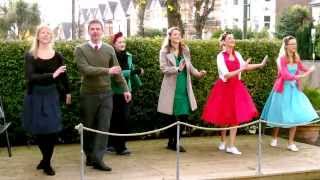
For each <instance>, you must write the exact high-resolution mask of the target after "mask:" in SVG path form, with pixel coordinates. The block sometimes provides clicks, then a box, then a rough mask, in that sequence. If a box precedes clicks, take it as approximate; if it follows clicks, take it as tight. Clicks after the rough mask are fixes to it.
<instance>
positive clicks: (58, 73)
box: [52, 66, 67, 79]
mask: <svg viewBox="0 0 320 180" xmlns="http://www.w3.org/2000/svg"><path fill="white" fill-rule="evenodd" d="M66 70H67V66H60V67H58V69H57V70H56V71H54V73H53V74H52V77H53V79H55V78H57V77H58V76H59V75H60V74H62V73H64V72H65V71H66Z"/></svg>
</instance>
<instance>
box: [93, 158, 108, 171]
mask: <svg viewBox="0 0 320 180" xmlns="http://www.w3.org/2000/svg"><path fill="white" fill-rule="evenodd" d="M93 168H94V169H98V170H101V171H111V170H112V169H111V167H109V166H107V165H106V164H105V163H104V162H103V161H102V160H101V161H98V162H94V163H93Z"/></svg>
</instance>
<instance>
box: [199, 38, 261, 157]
mask: <svg viewBox="0 0 320 180" xmlns="http://www.w3.org/2000/svg"><path fill="white" fill-rule="evenodd" d="M220 41H221V45H222V49H223V50H222V51H221V52H220V53H219V54H218V56H217V66H218V73H219V79H218V80H217V81H216V83H215V85H214V87H213V88H212V90H211V92H210V94H209V96H208V99H207V102H206V104H205V106H204V109H203V113H202V119H203V120H204V121H205V122H207V123H209V124H214V125H216V126H220V127H228V126H236V125H239V124H242V123H246V122H249V121H251V120H252V119H253V118H255V117H257V116H258V114H259V113H258V111H257V109H256V107H255V104H254V102H253V100H252V98H251V96H250V94H249V92H248V89H247V88H246V86H245V85H244V83H243V82H242V81H241V72H243V71H247V70H254V69H256V68H261V67H263V66H264V65H265V63H266V60H267V58H265V59H264V60H263V61H262V63H260V64H249V63H250V60H251V59H250V58H249V59H248V60H247V61H246V62H245V61H244V60H243V58H242V56H241V54H240V53H239V52H237V51H235V50H234V48H235V45H236V43H235V39H234V37H233V35H232V34H231V33H229V32H225V33H223V34H222V35H221V38H220ZM226 133H227V131H226V130H223V131H221V142H220V145H219V147H218V149H219V150H225V151H226V152H228V153H232V154H238V155H240V154H241V152H240V151H239V150H238V149H237V148H236V147H235V146H234V144H235V139H236V135H237V128H233V129H231V130H230V142H229V146H226Z"/></svg>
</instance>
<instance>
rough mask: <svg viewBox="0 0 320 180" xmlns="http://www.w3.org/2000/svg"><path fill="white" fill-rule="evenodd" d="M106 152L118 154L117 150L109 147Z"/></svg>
mask: <svg viewBox="0 0 320 180" xmlns="http://www.w3.org/2000/svg"><path fill="white" fill-rule="evenodd" d="M106 151H107V152H116V149H115V148H114V147H113V146H108V147H107V149H106Z"/></svg>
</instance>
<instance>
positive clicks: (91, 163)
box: [86, 157, 93, 166]
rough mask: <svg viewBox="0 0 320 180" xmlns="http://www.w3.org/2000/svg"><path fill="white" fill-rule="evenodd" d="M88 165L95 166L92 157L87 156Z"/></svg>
mask: <svg viewBox="0 0 320 180" xmlns="http://www.w3.org/2000/svg"><path fill="white" fill-rule="evenodd" d="M86 166H93V162H92V159H91V158H89V157H87V160H86Z"/></svg>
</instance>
